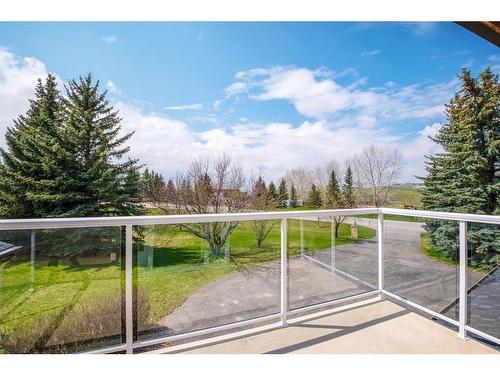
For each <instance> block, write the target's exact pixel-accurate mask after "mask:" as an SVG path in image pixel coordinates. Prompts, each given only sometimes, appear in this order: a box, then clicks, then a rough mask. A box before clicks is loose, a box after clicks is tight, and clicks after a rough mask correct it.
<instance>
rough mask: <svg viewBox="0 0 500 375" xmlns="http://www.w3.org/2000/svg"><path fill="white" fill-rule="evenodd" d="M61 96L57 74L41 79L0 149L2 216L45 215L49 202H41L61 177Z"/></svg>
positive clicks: (48, 208)
mask: <svg viewBox="0 0 500 375" xmlns="http://www.w3.org/2000/svg"><path fill="white" fill-rule="evenodd" d="M61 129H62V126H61V96H60V93H59V91H58V89H57V82H56V78H55V76H53V75H50V74H49V75H48V76H47V79H46V80H45V82H43V81H42V80H38V83H37V85H36V87H35V97H34V99H32V100H30V101H29V108H28V111H27V112H26V114H25V115H20V116H19V117H18V118H17V119H16V120H14V126H13V127H10V128H8V129H7V132H6V134H5V142H6V145H7V148H6V149H3V148H2V149H0V155H1V159H2V161H1V163H0V217H2V218H33V217H43V216H45V215H44V214H45V213H46V211H47V210H50V209H52V208H53V206H54V202H49V204H48V206H45V205H43V202H40V199H39V198H40V197H41V196H42V197H43V196H44V195H47V189H48V188H49V189H50V187H51V186H52V185H53V184H54V181H55V180H56V179H57V178H58V171H59V166H58V165H57V159H58V157H59V156H58V149H57V144H58V143H59V142H60V139H61V138H62V136H63V135H62V134H61Z"/></svg>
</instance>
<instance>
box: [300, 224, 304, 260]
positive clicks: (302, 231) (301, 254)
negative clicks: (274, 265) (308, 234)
mask: <svg viewBox="0 0 500 375" xmlns="http://www.w3.org/2000/svg"><path fill="white" fill-rule="evenodd" d="M299 222H300V257H301V258H302V257H304V220H302V219H300V221H299Z"/></svg>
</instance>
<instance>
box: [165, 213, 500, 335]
mask: <svg viewBox="0 0 500 375" xmlns="http://www.w3.org/2000/svg"><path fill="white" fill-rule="evenodd" d="M357 221H358V223H359V224H361V225H365V226H369V227H374V228H376V224H377V223H376V220H368V219H359V220H357ZM422 231H423V228H422V225H421V224H419V223H407V222H396V221H386V222H385V246H384V249H385V260H384V267H385V289H386V290H388V291H390V292H393V293H395V294H398V295H400V296H402V297H405V298H407V299H409V300H411V301H414V302H416V303H419V304H421V305H423V306H425V307H427V308H430V309H432V310H434V311H438V312H440V311H441V310H442V309H443V308H444V307H445V306H447V305H448V304H449V303H450V302H452V301H453V300H455V299H456V298H457V296H458V269H457V268H456V267H454V266H450V265H448V264H445V263H441V262H438V261H434V260H432V259H430V258H428V257H426V256H424V255H423V254H422V252H421V247H420V246H421V245H420V234H421V233H422ZM306 255H307V254H306ZM309 255H310V256H311V257H312V258H313V259H316V260H317V261H319V262H321V263H324V264H326V265H330V264H331V260H332V258H331V256H332V251H331V250H330V249H326V250H324V251H321V252H319V253H315V254H309ZM334 256H335V267H336V268H337V269H338V270H340V271H343V272H345V273H348V274H350V275H353V276H355V277H356V278H359V279H361V280H362V281H364V282H367V283H370V284H373V285H376V284H377V270H378V267H377V239H376V238H374V239H373V240H370V241H361V242H357V243H351V244H347V245H342V246H338V247H336V248H335V255H334ZM288 267H289V268H288V269H289V271H288V272H289V303H290V308H297V307H301V306H307V305H310V304H314V303H319V302H323V301H328V300H332V299H335V298H342V297H345V296H350V295H354V294H358V293H362V292H366V291H369V290H373V288H371V287H370V286H368V285H366V283H363V282H357V281H355V280H353V279H351V278H347V277H345V276H343V275H342V274H341V273H338V272H337V273H334V274H333V273H332V272H331V271H330V270H328V269H327V268H326V267H321V266H319V265H318V264H317V263H315V262H314V261H310V260H306V259H304V258H301V257H294V258H290V259H289V261H288ZM481 276H482V275H481V274H478V273H474V272H469V284H470V286H472V285H474V284H475V283H477V282H478V280H480V278H481ZM497 298H499V299H500V295H498V296H497ZM279 310H280V270H279V262H270V263H268V264H266V265H265V266H262V267H256V268H252V269H249V270H246V271H244V272H238V273H233V274H230V275H226V276H224V277H222V278H220V279H218V280H216V281H214V282H212V283H210V284H207V285H205V286H203V287H202V288H200V289H199V290H198V291H196V292H195V293H193V294H192V295H191V296H190V297H189V298H188V299H187V300H186V301H185V302H184V303H183V304H182V305H181V306H180V307H178V308H177V309H176V310H175V311H174V312H173V313H171V314H170V315H168V316H166V317H164V318H163V319H162V320H161V321H160V322H159V324H160V326H162V327H163V329H165V330H167V331H168V332H169V333H176V332H185V331H189V330H194V329H200V328H206V327H211V326H216V325H220V324H226V323H230V322H234V321H240V320H246V319H250V318H253V317H258V316H262V315H265V314H272V313H277V312H279Z"/></svg>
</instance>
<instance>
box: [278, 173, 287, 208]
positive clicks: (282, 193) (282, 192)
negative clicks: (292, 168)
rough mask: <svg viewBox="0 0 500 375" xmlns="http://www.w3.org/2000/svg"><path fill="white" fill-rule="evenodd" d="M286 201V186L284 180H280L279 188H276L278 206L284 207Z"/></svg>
mask: <svg viewBox="0 0 500 375" xmlns="http://www.w3.org/2000/svg"><path fill="white" fill-rule="evenodd" d="M287 199H288V189H287V186H286V181H285V179H281V182H280V186H279V188H278V202H279V204H280V206H284V205H286V203H285V201H286V200H287Z"/></svg>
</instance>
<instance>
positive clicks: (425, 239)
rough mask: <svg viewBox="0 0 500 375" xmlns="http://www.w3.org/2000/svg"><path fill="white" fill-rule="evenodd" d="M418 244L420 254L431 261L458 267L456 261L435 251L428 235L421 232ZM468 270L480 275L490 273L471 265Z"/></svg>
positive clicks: (485, 269) (487, 270)
mask: <svg viewBox="0 0 500 375" xmlns="http://www.w3.org/2000/svg"><path fill="white" fill-rule="evenodd" d="M420 244H421V247H422V252H423V253H424V254H425V255H427V256H428V257H429V258H432V259H434V260H437V261H439V262H443V263H446V264H449V265H452V266H455V267H458V265H459V262H458V261H456V260H454V259H450V258H448V257H446V256H444V255H443V254H442V253H441V252H439V251H438V250H436V249H435V248H434V247H433V246H432V243H431V239H430V236H429V233H427V232H423V233H421V234H420ZM468 269H469V270H470V271H474V272H480V273H488V272H489V271H490V269H487V268H483V267H477V266H471V265H469V266H468Z"/></svg>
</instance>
